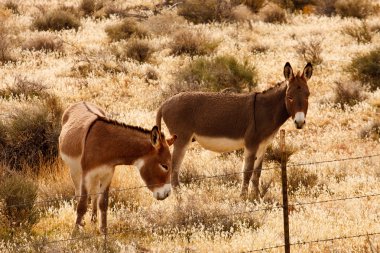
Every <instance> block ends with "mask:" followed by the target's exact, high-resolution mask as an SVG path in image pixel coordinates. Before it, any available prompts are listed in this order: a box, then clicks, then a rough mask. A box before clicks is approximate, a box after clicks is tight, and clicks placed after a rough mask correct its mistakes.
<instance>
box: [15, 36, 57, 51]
mask: <svg viewBox="0 0 380 253" xmlns="http://www.w3.org/2000/svg"><path fill="white" fill-rule="evenodd" d="M22 48H23V49H26V50H31V51H32V50H36V51H45V52H53V51H62V49H63V42H62V40H60V39H59V38H58V37H56V36H54V35H49V34H41V35H37V36H35V37H33V38H31V39H29V40H27V41H26V42H25V43H24V44H23V45H22Z"/></svg>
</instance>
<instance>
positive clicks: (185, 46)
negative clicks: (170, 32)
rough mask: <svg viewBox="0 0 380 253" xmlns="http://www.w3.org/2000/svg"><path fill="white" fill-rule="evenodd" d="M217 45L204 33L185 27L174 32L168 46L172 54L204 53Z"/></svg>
mask: <svg viewBox="0 0 380 253" xmlns="http://www.w3.org/2000/svg"><path fill="white" fill-rule="evenodd" d="M217 46H218V43H217V42H215V41H209V40H208V39H207V38H206V36H205V35H204V34H202V33H200V32H192V31H189V30H186V29H182V30H180V31H178V32H177V33H175V34H174V37H173V40H172V42H171V43H170V48H171V50H172V53H173V54H174V55H180V54H188V55H191V56H194V55H205V54H209V53H212V52H213V51H214V50H215V48H216V47H217Z"/></svg>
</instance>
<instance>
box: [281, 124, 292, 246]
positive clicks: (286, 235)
mask: <svg viewBox="0 0 380 253" xmlns="http://www.w3.org/2000/svg"><path fill="white" fill-rule="evenodd" d="M280 149H281V180H282V205H283V208H282V209H283V215H284V241H285V253H290V240H289V206H288V177H287V173H286V162H287V157H286V151H285V130H284V129H282V130H281V131H280Z"/></svg>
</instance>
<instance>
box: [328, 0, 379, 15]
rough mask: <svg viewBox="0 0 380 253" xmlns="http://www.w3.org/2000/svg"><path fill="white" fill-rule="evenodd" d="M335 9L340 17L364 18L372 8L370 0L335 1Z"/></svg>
mask: <svg viewBox="0 0 380 253" xmlns="http://www.w3.org/2000/svg"><path fill="white" fill-rule="evenodd" d="M335 9H336V12H337V14H339V15H340V16H342V17H355V18H366V17H367V16H368V15H370V14H371V12H372V9H373V6H372V3H371V1H370V0H337V1H336V3H335Z"/></svg>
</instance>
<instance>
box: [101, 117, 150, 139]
mask: <svg viewBox="0 0 380 253" xmlns="http://www.w3.org/2000/svg"><path fill="white" fill-rule="evenodd" d="M97 116H98V120H100V121H103V122H105V123H108V124H112V125H116V126H120V127H123V128H128V129H131V130H135V131H138V132H140V133H143V134H150V130H148V129H145V128H142V127H139V126H132V125H128V124H125V123H123V122H119V121H117V120H114V119H110V118H107V117H104V116H101V115H98V114H97Z"/></svg>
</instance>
